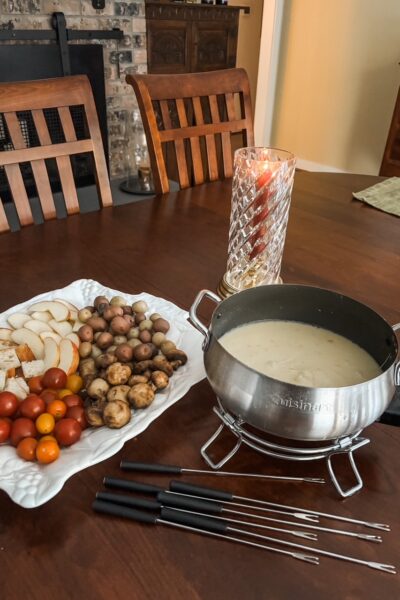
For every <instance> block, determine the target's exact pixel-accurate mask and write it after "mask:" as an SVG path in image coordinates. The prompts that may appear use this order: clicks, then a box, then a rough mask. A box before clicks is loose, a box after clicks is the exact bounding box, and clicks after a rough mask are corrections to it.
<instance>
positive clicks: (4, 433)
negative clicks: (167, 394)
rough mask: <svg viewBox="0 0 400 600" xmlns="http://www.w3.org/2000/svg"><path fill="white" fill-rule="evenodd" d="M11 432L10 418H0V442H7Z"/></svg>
mask: <svg viewBox="0 0 400 600" xmlns="http://www.w3.org/2000/svg"><path fill="white" fill-rule="evenodd" d="M10 433H11V421H9V420H8V419H0V444H2V443H3V442H6V441H7V440H8V438H9V437H10Z"/></svg>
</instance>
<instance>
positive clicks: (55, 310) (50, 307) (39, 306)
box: [28, 300, 69, 321]
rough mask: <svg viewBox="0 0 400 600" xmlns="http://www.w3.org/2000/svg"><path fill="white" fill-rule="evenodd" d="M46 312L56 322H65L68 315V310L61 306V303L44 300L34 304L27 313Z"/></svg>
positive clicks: (63, 305)
mask: <svg viewBox="0 0 400 600" xmlns="http://www.w3.org/2000/svg"><path fill="white" fill-rule="evenodd" d="M45 311H48V312H49V313H50V314H51V315H52V316H53V319H55V320H56V321H66V320H67V319H68V315H69V308H68V306H65V304H62V303H61V302H57V301H56V300H45V301H43V302H36V303H35V304H32V306H30V307H29V309H28V312H29V313H31V314H32V313H34V312H45Z"/></svg>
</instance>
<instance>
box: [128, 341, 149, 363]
mask: <svg viewBox="0 0 400 600" xmlns="http://www.w3.org/2000/svg"><path fill="white" fill-rule="evenodd" d="M152 354H153V350H152V348H150V346H149V345H148V344H140V345H139V346H135V347H134V349H133V356H134V358H135V359H136V360H137V361H139V362H140V361H141V360H148V359H150V358H151V357H152Z"/></svg>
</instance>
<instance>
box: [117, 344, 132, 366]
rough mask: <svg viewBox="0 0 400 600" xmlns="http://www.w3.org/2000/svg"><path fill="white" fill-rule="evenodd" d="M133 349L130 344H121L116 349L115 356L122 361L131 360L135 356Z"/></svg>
mask: <svg viewBox="0 0 400 600" xmlns="http://www.w3.org/2000/svg"><path fill="white" fill-rule="evenodd" d="M133 350H134V349H133V348H132V346H130V345H129V344H120V345H119V346H118V347H117V349H116V350H115V356H116V357H117V359H118V360H120V361H121V362H129V361H130V360H132V358H133Z"/></svg>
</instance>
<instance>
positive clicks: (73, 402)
mask: <svg viewBox="0 0 400 600" xmlns="http://www.w3.org/2000/svg"><path fill="white" fill-rule="evenodd" d="M62 401H63V402H65V404H66V405H67V407H68V408H71V406H83V400H82V398H81V397H80V396H78V394H69V395H68V396H63V399H62Z"/></svg>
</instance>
